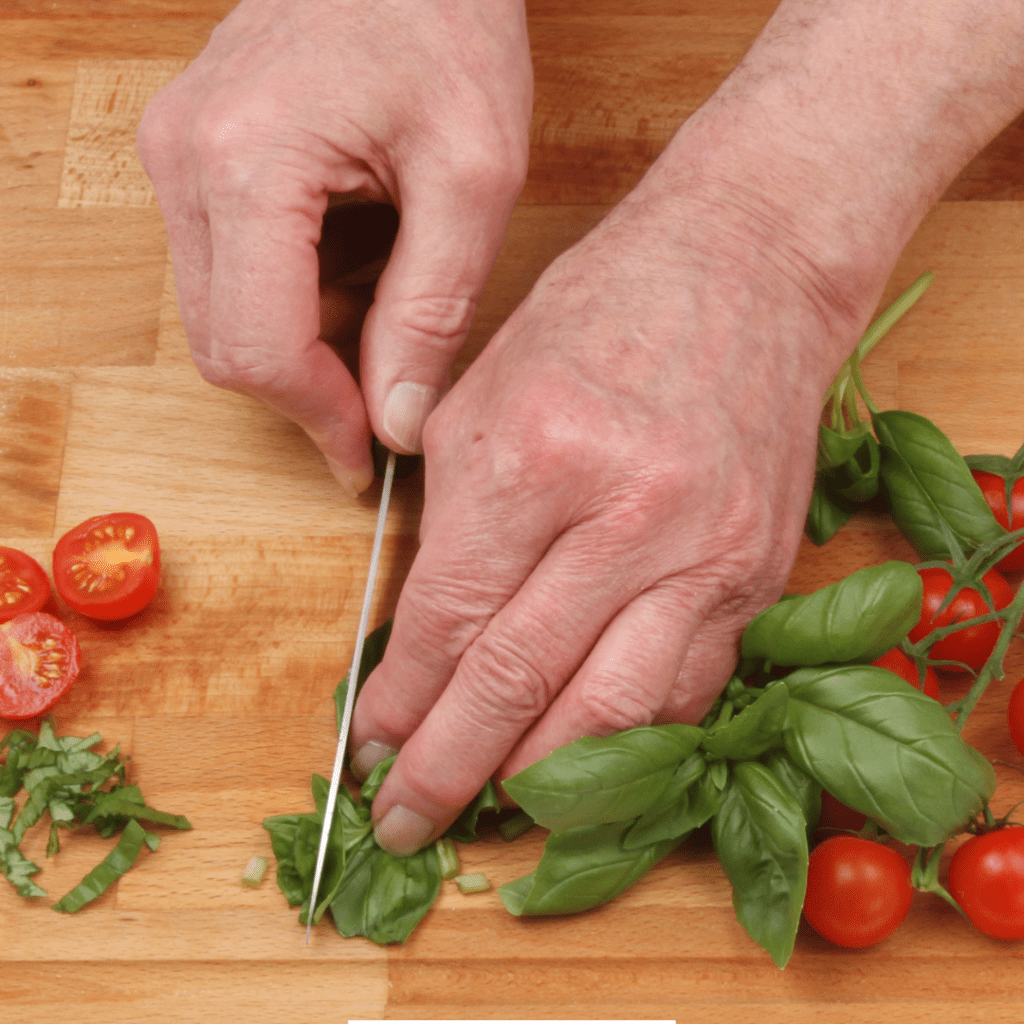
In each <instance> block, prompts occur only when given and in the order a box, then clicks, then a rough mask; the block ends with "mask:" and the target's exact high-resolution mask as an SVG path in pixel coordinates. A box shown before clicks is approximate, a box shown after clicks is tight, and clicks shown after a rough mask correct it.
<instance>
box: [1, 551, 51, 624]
mask: <svg viewBox="0 0 1024 1024" xmlns="http://www.w3.org/2000/svg"><path fill="white" fill-rule="evenodd" d="M49 600H50V581H49V580H48V579H47V578H46V573H45V572H44V571H43V567H42V566H41V565H40V564H39V563H38V562H37V561H36V560H35V559H34V558H32V557H31V556H29V555H26V554H25V552H24V551H18V550H17V549H16V548H0V622H6V621H7V620H8V619H13V618H14V616H15V615H28V614H29V613H30V612H38V611H41V610H42V608H43V606H44V605H45V604H46V602H47V601H49Z"/></svg>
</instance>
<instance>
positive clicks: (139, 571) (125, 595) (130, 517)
mask: <svg viewBox="0 0 1024 1024" xmlns="http://www.w3.org/2000/svg"><path fill="white" fill-rule="evenodd" d="M53 581H54V584H55V585H56V587H57V593H58V594H59V595H60V596H61V598H62V599H63V600H64V601H66V602H67V603H68V604H69V605H70V606H71V607H72V608H73V609H74V610H75V611H76V612H81V614H82V615H88V616H89V617H90V618H93V619H100V620H102V621H105V622H116V621H118V620H120V619H127V618H128V617H129V616H130V615H135V614H136V613H137V612H140V611H142V609H143V608H145V607H146V605H148V604H149V602H150V601H151V600H152V599H153V595H154V594H155V593H156V589H157V585H158V583H159V581H160V543H159V540H158V539H157V534H156V527H155V526H153V524H152V523H151V522H150V521H149V520H148V519H147V518H146V517H145V516H140V515H138V514H137V513H135V512H115V513H108V514H107V515H102V516H94V517H93V518H92V519H87V520H86V521H85V522H84V523H80V524H79V525H78V526H76V527H75V528H74V529H73V530H69V531H68V532H67V533H65V534H64V536H63V537H61V539H60V540H59V541H57V546H56V548H54V552H53Z"/></svg>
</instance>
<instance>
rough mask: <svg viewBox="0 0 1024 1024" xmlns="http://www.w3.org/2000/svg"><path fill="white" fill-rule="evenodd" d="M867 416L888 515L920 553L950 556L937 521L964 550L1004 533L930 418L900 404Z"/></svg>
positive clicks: (968, 551) (961, 461)
mask: <svg viewBox="0 0 1024 1024" xmlns="http://www.w3.org/2000/svg"><path fill="white" fill-rule="evenodd" d="M872 419H873V422H874V425H875V432H876V433H877V434H878V439H879V441H881V443H882V480H883V481H884V482H885V486H886V489H887V491H888V494H889V502H890V507H891V512H892V517H893V520H894V521H895V523H896V525H897V526H898V527H899V529H900V531H901V532H902V533H903V535H904V536H905V537H906V538H907V540H909V541H910V543H911V544H912V545H913V547H914V550H915V551H916V552H917V553H918V554H919V555H920V556H921V557H922V558H924V559H928V560H931V559H949V558H951V557H952V555H953V553H952V552H951V551H950V550H949V548H948V545H947V543H946V540H945V537H944V536H943V531H942V525H941V524H942V523H943V522H944V523H945V524H946V525H947V526H948V527H949V529H950V530H951V531H952V533H953V536H954V537H955V538H956V541H957V543H958V544H959V545H960V547H961V548H962V549H963V552H964V554H966V555H968V556H970V555H971V554H973V553H974V551H975V550H976V549H977V548H978V547H980V546H981V545H982V544H984V543H985V542H986V541H991V540H997V539H998V538H1000V537H1003V536H1005V535H1006V531H1005V530H1004V529H1003V528H1002V526H1000V525H999V523H998V522H997V521H996V518H995V516H994V515H993V514H992V510H991V509H990V508H989V507H988V504H987V503H986V501H985V498H984V496H983V495H982V493H981V489H980V488H979V487H978V485H977V484H976V483H975V482H974V478H973V477H972V476H971V471H970V469H969V467H968V465H967V463H966V462H965V461H964V459H963V457H962V456H961V455H960V453H959V452H957V450H956V449H955V448H954V447H953V445H952V443H951V442H950V440H949V438H947V437H946V435H945V434H943V433H942V431H941V430H939V428H938V427H936V426H935V424H934V423H932V422H931V421H930V420H927V419H925V418H924V417H923V416H918V415H917V414H916V413H912V412H904V411H902V410H892V411H890V412H883V413H877V414H876V415H875V416H873V417H872Z"/></svg>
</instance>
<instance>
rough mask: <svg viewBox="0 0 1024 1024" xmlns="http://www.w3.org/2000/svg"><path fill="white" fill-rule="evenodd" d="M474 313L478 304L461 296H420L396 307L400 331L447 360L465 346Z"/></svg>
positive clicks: (397, 304)
mask: <svg viewBox="0 0 1024 1024" xmlns="http://www.w3.org/2000/svg"><path fill="white" fill-rule="evenodd" d="M475 313H476V302H475V301H474V300H473V299H471V298H468V297H466V296H460V295H417V296H415V297H413V298H408V299H403V300H400V301H399V302H398V303H396V305H395V307H394V316H395V319H396V321H397V323H398V326H399V328H400V329H401V330H403V331H405V332H408V333H410V334H412V335H414V336H415V337H416V339H417V341H418V343H419V344H421V345H423V346H424V347H429V348H432V349H434V350H435V351H436V352H437V353H438V354H439V355H441V356H444V357H446V358H448V357H451V356H452V355H454V353H455V350H456V349H457V348H458V346H459V345H461V344H462V342H463V340H464V338H465V337H466V334H467V333H468V331H469V328H470V325H471V324H472V322H473V316H474V314H475Z"/></svg>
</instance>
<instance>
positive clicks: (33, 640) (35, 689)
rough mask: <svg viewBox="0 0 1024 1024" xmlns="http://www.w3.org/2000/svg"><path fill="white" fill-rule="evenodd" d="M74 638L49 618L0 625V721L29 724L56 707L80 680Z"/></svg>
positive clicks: (26, 618)
mask: <svg viewBox="0 0 1024 1024" xmlns="http://www.w3.org/2000/svg"><path fill="white" fill-rule="evenodd" d="M81 665H82V651H81V648H79V646H78V639H77V638H76V637H75V634H74V633H72V632H71V630H70V629H68V627H67V626H65V625H64V623H63V622H61V621H60V619H55V618H54V617H53V616H52V615H49V614H48V613H47V612H32V613H31V614H29V615H18V616H16V617H15V618H13V619H11V620H10V621H9V622H4V623H0V718H32V717H34V716H35V715H41V714H42V713H43V712H44V711H45V710H46V709H47V708H49V707H51V706H52V705H54V704H56V702H57V700H58V699H59V698H60V697H61V696H62V695H63V694H64V692H65V691H66V690H67V688H68V687H69V686H70V685H71V684H72V683H73V682H74V681H75V680H76V679H77V678H78V670H79V668H80V667H81Z"/></svg>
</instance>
